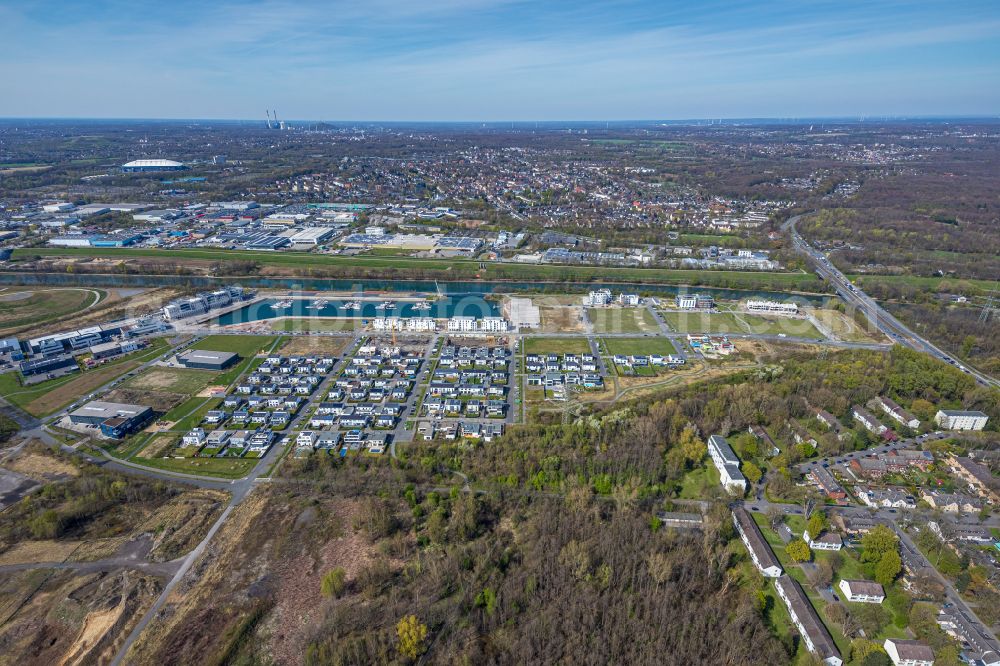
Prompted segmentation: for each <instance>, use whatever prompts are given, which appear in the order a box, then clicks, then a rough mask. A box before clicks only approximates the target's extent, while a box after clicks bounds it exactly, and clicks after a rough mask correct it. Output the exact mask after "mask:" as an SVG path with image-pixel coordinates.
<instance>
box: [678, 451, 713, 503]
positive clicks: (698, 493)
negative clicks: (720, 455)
mask: <svg viewBox="0 0 1000 666" xmlns="http://www.w3.org/2000/svg"><path fill="white" fill-rule="evenodd" d="M720 484H721V481H720V479H719V470H717V469H715V465H713V464H712V462H711V461H710V460H709V459H708V458H707V457H706V458H705V459H704V460H703V461H702V464H701V465H699V466H698V467H696V468H694V469H692V470H691V471H690V472H688V473H687V474H685V475H684V477H683V478H682V479H681V488H680V491H679V492H678V496H679V497H680V498H681V499H705V498H706V497H712V494H713V490H714V489H715V488H721V487H722V486H721V485H720Z"/></svg>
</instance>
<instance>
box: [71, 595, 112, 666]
mask: <svg viewBox="0 0 1000 666" xmlns="http://www.w3.org/2000/svg"><path fill="white" fill-rule="evenodd" d="M124 610H125V598H124V597H123V598H122V600H121V602H120V603H119V604H118V605H117V606H115V607H114V608H111V609H108V610H105V611H95V612H93V613H88V614H87V617H86V618H84V620H83V626H82V627H80V633H79V634H78V635H77V637H76V640H74V641H73V644H72V645H71V646H70V647H69V649H68V650H67V651H66V654H64V655H63V658H62V659H61V660H60V661H59V666H77V665H78V664H83V663H86V662H87V661H88V659H87V658H88V656H89V655H90V651H91V650H92V649H93V648H94V646H96V645H97V643H98V642H99V641H100V640H101V638H103V637H104V635H105V634H106V633H108V630H110V629H111V628H112V627H113V626H114V625H115V623H116V622H118V618H120V617H121V616H122V612H123V611H124Z"/></svg>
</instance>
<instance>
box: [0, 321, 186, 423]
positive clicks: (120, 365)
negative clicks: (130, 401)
mask: <svg viewBox="0 0 1000 666" xmlns="http://www.w3.org/2000/svg"><path fill="white" fill-rule="evenodd" d="M166 348H167V343H166V341H165V340H163V339H162V338H155V339H154V340H153V341H152V342H151V343H150V346H149V347H148V348H146V349H144V350H142V351H139V352H137V353H135V354H129V355H127V356H124V357H123V358H121V359H119V360H116V361H113V362H111V363H105V364H104V365H100V366H98V367H96V368H94V369H92V370H84V371H81V372H78V373H74V374H72V375H66V376H65V377H59V378H57V379H52V380H49V381H45V382H40V383H38V384H34V385H32V386H21V385H20V383H19V382H18V379H17V373H13V372H8V373H5V374H2V375H0V395H3V396H4V398H6V399H7V400H8V401H9V402H11V403H12V404H14V405H17V406H18V407H20V408H22V409H23V410H24V411H26V412H28V413H29V414H32V415H34V416H46V415H48V414H51V413H53V412H56V411H58V410H60V409H62V408H63V407H65V406H66V405H68V404H70V403H71V402H73V401H74V400H76V399H78V398H80V397H82V396H84V395H86V394H88V393H90V392H91V391H93V390H95V389H97V388H100V387H101V386H103V385H105V384H107V383H108V382H110V381H112V380H113V379H115V378H116V377H120V376H121V375H123V374H125V373H126V372H129V371H130V370H134V369H135V368H137V367H139V366H140V365H142V364H143V363H144V362H145V361H148V360H150V359H152V358H155V357H156V356H158V355H160V354H162V353H163V350H164V349H166Z"/></svg>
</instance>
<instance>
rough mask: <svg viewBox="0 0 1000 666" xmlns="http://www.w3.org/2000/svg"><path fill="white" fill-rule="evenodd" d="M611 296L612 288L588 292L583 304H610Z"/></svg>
mask: <svg viewBox="0 0 1000 666" xmlns="http://www.w3.org/2000/svg"><path fill="white" fill-rule="evenodd" d="M611 298H612V296H611V290H610V289H598V290H597V291H592V292H590V293H589V294H587V296H586V298H584V299H583V304H584V305H591V306H599V305H608V304H609V303H610V302H611Z"/></svg>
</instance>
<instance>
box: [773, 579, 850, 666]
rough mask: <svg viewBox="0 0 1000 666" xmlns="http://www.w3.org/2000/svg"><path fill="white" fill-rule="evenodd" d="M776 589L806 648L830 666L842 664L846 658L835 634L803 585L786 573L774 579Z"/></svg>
mask: <svg viewBox="0 0 1000 666" xmlns="http://www.w3.org/2000/svg"><path fill="white" fill-rule="evenodd" d="M774 589H775V590H777V592H778V596H779V597H781V600H782V601H783V602H785V606H786V607H787V608H788V614H789V615H790V616H791V618H792V623H793V624H794V625H795V628H796V629H798V630H799V634H800V635H801V636H802V642H803V643H804V644H805V646H806V649H808V650H809V652H811V653H813V654H814V655H816V656H817V657H818V658H819V659H820V661H822V662H823V663H824V664H828V666H841V664H843V663H844V660H843V659H842V658H841V656H840V650H838V649H837V644H836V643H834V642H833V636H831V635H830V631H829V630H828V629H827V628H826V625H824V624H823V621H822V620H821V619H820V618H819V615H818V614H817V613H816V609H815V608H813V605H812V604H811V603H810V602H809V597H807V596H806V593H805V592H804V591H803V590H802V586H801V585H799V584H798V582H797V581H796V580H795V579H794V578H792V577H791V576H789V575H788V574H785V575H783V576H781V577H780V578H778V579H777V580H776V581H774Z"/></svg>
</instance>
